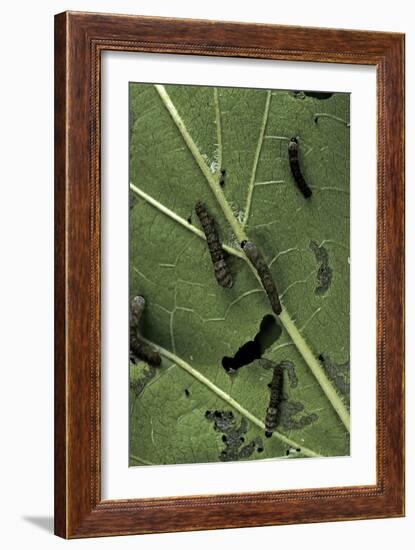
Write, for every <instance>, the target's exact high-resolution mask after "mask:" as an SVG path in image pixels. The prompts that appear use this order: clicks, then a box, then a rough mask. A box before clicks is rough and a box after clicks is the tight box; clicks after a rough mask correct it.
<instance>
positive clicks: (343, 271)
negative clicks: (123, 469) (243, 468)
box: [130, 84, 349, 465]
mask: <svg viewBox="0 0 415 550" xmlns="http://www.w3.org/2000/svg"><path fill="white" fill-rule="evenodd" d="M130 86H131V88H130V113H131V115H130V116H131V121H130V122H131V126H130V128H131V130H130V131H131V135H130V178H131V183H132V185H133V186H134V187H135V188H136V189H138V190H139V192H141V195H140V194H137V193H136V192H135V191H134V190H131V191H130V194H131V203H130V205H131V209H130V297H133V296H135V295H138V294H140V295H143V296H144V297H145V299H146V302H147V307H146V310H145V313H144V319H143V325H142V334H143V336H144V337H145V338H146V339H148V340H149V341H151V342H153V343H154V344H156V345H158V346H161V347H162V348H163V349H165V350H167V352H168V354H169V357H170V359H168V358H167V357H166V356H164V357H163V363H162V367H161V368H160V369H159V370H157V372H156V373H155V374H154V376H152V377H151V379H148V380H147V378H146V372H147V371H148V369H149V367H148V366H146V365H144V364H142V363H139V364H137V365H130V380H131V392H130V449H131V457H130V462H131V465H138V464H147V463H152V464H177V463H193V462H211V461H218V460H223V459H224V455H223V451H224V450H227V449H228V447H229V445H227V444H226V442H225V441H224V440H223V437H224V435H225V437H227V436H226V434H225V432H223V431H221V430H220V429H215V423H214V422H212V421H211V420H210V419H209V416H207V414H206V413H207V411H215V410H216V411H225V412H226V411H232V413H233V423H231V424H232V425H230V426H229V430H230V431H229V433H230V434H231V436H232V434H234V433H238V434H239V432H240V431H241V430H240V428H241V425H242V432H243V434H242V435H240V438H242V439H243V441H241V442H240V443H241V445H240V447H239V448H236V447H235V448H233V451H232V453H230V456H232V459H235V460H236V459H240V460H245V459H249V460H252V459H262V458H274V457H286V456H288V457H290V458H291V457H296V456H313V454H316V455H324V456H340V455H346V454H348V453H349V434H348V431H347V430H346V429H345V427H344V425H343V423H342V422H341V420H340V419H339V417H338V415H337V414H336V412H335V410H334V409H333V407H332V404H331V403H330V402H329V400H328V399H327V396H326V394H325V393H324V391H323V390H322V388H321V386H320V384H319V383H318V381H317V380H316V378H315V377H314V375H313V374H312V372H311V371H310V368H309V366H308V365H307V363H306V362H305V361H304V359H303V356H302V354H301V353H300V352H299V349H298V346H297V345H296V343H295V342H294V341H293V339H292V338H291V337H290V336H289V334H288V333H287V332H286V331H285V330H283V331H282V334H281V336H280V338H279V339H278V340H277V341H276V342H274V344H273V345H272V346H271V347H270V348H269V349H268V350H267V351H266V353H265V357H266V358H268V359H269V360H272V361H274V362H279V361H283V360H287V361H290V362H292V363H293V365H294V369H295V375H296V378H297V380H298V382H297V384H296V385H295V384H294V385H290V382H289V380H288V377H287V378H286V379H285V382H284V393H285V400H284V401H283V403H282V420H281V423H280V424H281V425H280V426H279V427H278V433H276V434H274V437H271V438H269V439H267V438H265V437H264V431H263V429H262V428H261V427H260V425H258V424H255V422H253V421H252V419H249V418H248V419H247V416H246V414H245V412H242V413H241V410H242V411H246V412H247V413H248V416H249V415H251V417H254V418H256V419H257V420H258V421H259V422H263V421H264V417H265V412H266V408H267V405H268V401H269V389H268V387H267V384H268V382H269V381H270V380H271V377H272V372H271V371H270V370H266V369H265V368H264V367H263V366H262V365H261V364H260V361H255V362H254V363H252V364H250V365H247V366H245V367H243V368H241V369H240V370H238V372H237V374H234V375H232V376H230V375H229V374H227V373H226V372H225V371H224V369H223V367H222V358H223V357H224V356H233V355H234V354H235V353H236V351H237V350H238V348H240V346H242V345H243V344H244V343H245V342H247V341H248V340H252V339H253V338H254V337H255V335H256V334H257V332H258V330H259V325H260V322H261V320H262V319H263V317H264V316H265V315H268V314H270V313H271V311H270V306H269V302H268V300H267V297H266V294H265V292H264V290H263V288H262V287H261V285H260V284H259V282H258V280H257V279H256V278H255V276H254V274H253V272H252V270H251V269H249V265H248V263H247V262H246V261H245V260H244V259H243V254H241V249H240V247H239V243H238V242H237V240H236V238H235V235H234V233H233V231H232V229H231V227H230V225H229V224H228V223H227V221H226V219H225V217H224V214H223V210H222V209H221V207H220V205H219V204H218V202H217V200H216V199H215V196H214V195H213V193H212V192H211V190H210V188H209V185H208V183H207V181H206V178H205V176H204V175H203V173H202V171H201V170H200V169H199V167H198V165H197V163H196V161H195V156H194V154H192V151H191V150H190V149H189V147H188V146H187V145H186V143H185V141H184V139H183V136H182V135H181V133H180V132H179V131H178V128H177V125H176V124H175V122H174V120H173V119H172V117H171V115H170V114H169V112H168V110H167V109H166V106H165V104H164V103H163V101H162V100H161V98H160V95H159V94H158V93H157V90H156V89H155V87H154V86H152V85H147V84H131V85H130ZM165 89H166V91H167V93H168V95H169V97H170V99H171V101H172V103H173V104H174V106H175V108H176V109H177V112H178V113H180V117H181V119H182V121H183V123H184V125H185V128H186V131H187V132H188V133H189V135H190V136H191V137H192V139H193V141H194V143H195V144H196V146H197V148H198V150H199V151H200V153H201V154H202V155H203V159H204V162H205V163H206V165H207V166H208V167H209V170H210V171H211V173H212V174H213V175H214V177H215V178H216V177H217V178H219V170H220V168H224V169H226V176H225V185H224V188H223V191H224V194H225V197H226V200H227V203H228V204H229V206H230V208H232V211H233V212H234V215H235V216H236V217H237V218H238V219H239V221H240V222H241V223H242V224H243V226H244V228H245V231H246V233H247V234H248V235H249V238H250V239H252V240H253V241H254V242H255V243H257V244H258V246H260V248H261V249H262V252H263V253H264V256H265V258H266V260H267V263H268V265H270V268H271V271H272V273H273V275H274V278H275V280H276V282H277V286H278V289H279V292H280V296H281V298H282V302H283V306H284V308H285V309H286V311H287V312H289V314H290V316H291V318H292V319H293V320H294V322H295V325H296V327H297V328H298V330H299V331H300V333H301V334H302V336H303V337H304V338H305V340H306V341H307V343H308V346H309V348H310V349H311V350H312V352H313V354H314V356H315V357H319V356H320V359H321V363H322V365H323V368H324V369H326V372H327V375H328V377H329V379H330V380H331V381H332V383H333V387H334V388H335V389H336V392H337V395H338V398H339V399H341V400H342V401H343V402H344V403H345V404H346V405H348V390H349V378H348V369H346V368H345V365H346V364H347V362H348V361H349V129H348V126H347V125H346V124H345V123H343V122H342V121H346V122H347V121H348V120H349V96H348V95H347V94H333V95H332V96H331V97H330V98H329V99H324V100H321V99H317V98H314V97H309V96H306V95H304V94H299V93H297V94H296V93H293V92H287V91H267V90H251V89H235V88H218V89H215V88H210V87H192V86H174V85H171V86H166V87H165ZM318 113H320V114H321V113H323V114H324V115H325V116H320V117H318V118H317V121H315V116H316V114H318ZM294 136H297V137H298V138H299V144H300V165H301V169H302V171H303V174H304V177H305V179H306V181H307V182H308V184H309V186H310V187H311V189H312V191H313V195H312V197H311V199H309V200H305V199H304V197H303V196H302V195H301V194H300V192H299V191H298V189H297V186H296V184H295V182H294V180H293V178H292V175H291V171H290V166H289V162H288V140H289V139H290V138H291V137H294ZM145 197H150V198H151V201H149V200H148V199H147V198H145ZM198 200H202V201H203V202H205V203H206V205H207V207H208V209H209V212H210V213H211V214H212V215H213V216H214V217H215V219H216V221H217V225H218V228H219V232H220V235H221V238H222V242H223V243H225V244H226V245H227V246H229V247H233V249H234V250H235V251H236V255H231V256H230V258H229V259H230V266H231V270H232V273H233V276H234V285H233V287H232V289H223V288H221V287H220V286H218V284H217V282H216V280H215V278H214V275H213V268H212V263H211V260H210V256H209V252H208V249H207V246H206V243H205V242H204V240H203V239H202V238H200V236H199V235H198V234H197V231H196V232H195V231H192V227H193V228H196V230H199V231H200V229H201V228H200V225H199V222H198V219H197V217H196V215H195V213H194V206H195V203H196V202H197V201H198ZM165 209H168V211H169V212H171V213H173V214H174V216H171V215H166V210H165ZM188 220H190V223H189V221H188ZM179 221H180V223H179ZM237 254H239V256H238V255H237ZM172 357H173V358H174V357H177V358H178V361H174V360H173V359H172ZM180 361H181V362H182V364H184V365H188V366H189V367H190V369H188V370H186V368H183V365H182V366H180V364H179V363H180ZM327 365H329V367H330V368H327ZM337 365H338V366H339V369H338V370H336V369H337ZM195 373H196V374H197V373H198V374H200V376H201V377H202V380H201V379H198V378H197V377H195ZM143 377H144V383H143V384H139V385H138V389H137V384H134V383H133V381H134V380H137V379H142V378H143ZM204 380H206V381H208V383H205V382H204ZM214 388H217V389H218V390H219V391H216V390H215V389H214ZM232 403H234V404H235V403H236V404H237V407H239V409H238V408H235V405H234V404H232ZM243 418H245V421H247V425H246V432H245V431H244V422H245V421H243V420H242V419H243ZM241 423H242V424H241ZM238 429H239V431H238ZM232 430H233V431H232ZM232 437H233V436H232ZM258 438H261V440H262V443H261V444H260V443H258V441H259V440H258ZM232 441H233V440H232ZM250 442H254V443H253V444H252V445H251V447H252V446H253V445H254V444H255V448H254V449H253V450H252V452H251V453H250V454H249V451H250V449H251V447H250V448H248V450H245V451H243V449H244V447H245V446H246V445H248V444H249V443H250ZM255 442H256V443H255ZM228 443H229V441H228ZM258 449H260V450H259V451H258ZM261 449H262V450H261ZM294 449H301V451H296V450H295V451H294ZM304 449H306V451H304ZM228 451H229V449H228ZM287 453H288V454H287ZM246 455H248V456H246ZM133 457H135V458H133Z"/></svg>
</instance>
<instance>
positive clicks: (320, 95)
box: [294, 91, 333, 100]
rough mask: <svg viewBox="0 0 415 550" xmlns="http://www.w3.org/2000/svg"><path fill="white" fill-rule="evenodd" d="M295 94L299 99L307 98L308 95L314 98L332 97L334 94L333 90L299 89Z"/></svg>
mask: <svg viewBox="0 0 415 550" xmlns="http://www.w3.org/2000/svg"><path fill="white" fill-rule="evenodd" d="M294 95H295V97H296V98H297V99H305V98H306V97H313V98H314V99H322V100H325V99H330V98H331V97H332V95H333V92H304V91H297V92H294Z"/></svg>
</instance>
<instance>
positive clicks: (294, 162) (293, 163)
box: [288, 138, 312, 199]
mask: <svg viewBox="0 0 415 550" xmlns="http://www.w3.org/2000/svg"><path fill="white" fill-rule="evenodd" d="M288 158H289V161H290V168H291V173H292V175H293V178H294V179H295V183H296V184H297V187H298V189H299V190H300V191H301V193H302V194H303V196H304V197H305V198H306V199H308V198H310V197H311V195H312V191H311V189H310V187H309V186H308V185H307V182H306V181H305V179H304V176H303V174H302V172H301V169H300V163H299V160H298V141H297V139H296V138H291V140H290V143H289V144H288Z"/></svg>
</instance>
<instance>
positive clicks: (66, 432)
mask: <svg viewBox="0 0 415 550" xmlns="http://www.w3.org/2000/svg"><path fill="white" fill-rule="evenodd" d="M103 50H122V51H145V52H164V53H176V54H195V55H210V56H212V55H214V56H225V57H229V56H231V57H250V58H263V59H280V60H298V61H326V62H332V63H348V64H368V65H375V66H376V68H377V102H378V105H377V109H378V111H377V125H378V132H377V135H378V143H377V151H378V155H377V159H378V182H377V319H376V322H377V481H376V485H373V486H367V487H363V486H362V487H341V488H332V489H310V490H299V491H298V490H297V491H276V492H266V493H249V494H235V495H222V496H221V495H210V496H195V497H173V498H155V499H137V500H125V501H101V489H100V486H101V477H100V464H101V454H100V442H101V434H100V410H101V401H100V400H101V390H100V138H99V136H100V54H101V51H103ZM55 126H56V133H55V163H56V166H55V262H56V263H55V319H56V321H55V532H56V534H57V535H59V536H61V537H65V538H76V537H92V536H106V535H125V534H132V533H157V532H165V531H189V530H196V529H217V528H224V527H245V526H259V525H278V524H289V523H306V522H316V521H335V520H352V519H362V518H381V517H392V516H402V515H403V514H404V451H403V448H404V318H403V316H404V36H403V35H401V34H394V33H375V32H366V31H347V30H336V29H316V28H305V27H281V26H275V25H254V24H241V23H226V22H215V21H199V20H183V19H182V20H180V19H164V18H152V17H137V16H125V15H106V14H88V13H73V12H66V13H63V14H59V15H57V16H56V18H55ZM386 371H387V373H386Z"/></svg>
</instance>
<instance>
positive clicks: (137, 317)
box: [130, 296, 161, 367]
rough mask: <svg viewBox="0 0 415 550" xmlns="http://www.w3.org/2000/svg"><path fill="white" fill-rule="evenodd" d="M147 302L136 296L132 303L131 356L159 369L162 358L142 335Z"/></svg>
mask: <svg viewBox="0 0 415 550" xmlns="http://www.w3.org/2000/svg"><path fill="white" fill-rule="evenodd" d="M145 305H146V301H145V299H144V298H143V296H135V297H134V298H133V300H132V302H131V311H130V356H132V358H133V360H134V358H135V357H136V358H137V359H141V360H142V361H145V362H146V363H148V364H149V365H151V366H152V367H159V366H160V363H161V356H160V354H159V352H158V351H157V350H156V349H155V348H153V346H151V345H150V344H147V342H145V341H144V340H143V338H142V336H141V334H140V325H141V318H142V316H143V312H144V308H145Z"/></svg>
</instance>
